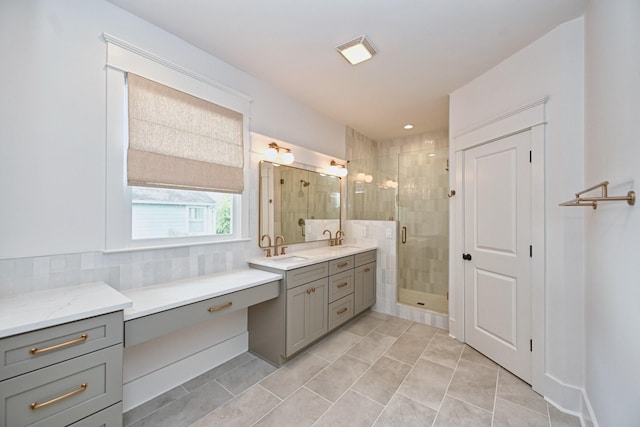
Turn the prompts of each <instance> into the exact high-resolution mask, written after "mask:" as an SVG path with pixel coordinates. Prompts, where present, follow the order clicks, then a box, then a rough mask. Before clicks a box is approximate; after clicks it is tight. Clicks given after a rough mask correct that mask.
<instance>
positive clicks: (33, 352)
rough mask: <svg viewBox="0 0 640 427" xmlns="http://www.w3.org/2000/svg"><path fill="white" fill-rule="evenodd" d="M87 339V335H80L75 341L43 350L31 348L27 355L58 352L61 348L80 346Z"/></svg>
mask: <svg viewBox="0 0 640 427" xmlns="http://www.w3.org/2000/svg"><path fill="white" fill-rule="evenodd" d="M87 338H89V334H82V335H80V338H76V339H75V340H71V341H67V342H63V343H61V344H56V345H52V346H51V347H45V348H38V347H33V348H32V349H31V350H29V353H31V354H42V353H46V352H48V351H54V350H60V349H61V348H65V347H69V346H70V345H74V344H80V343H81V342H84V341H86V340H87Z"/></svg>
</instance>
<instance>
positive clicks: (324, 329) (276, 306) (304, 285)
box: [248, 250, 376, 365]
mask: <svg viewBox="0 0 640 427" xmlns="http://www.w3.org/2000/svg"><path fill="white" fill-rule="evenodd" d="M375 259H376V251H375V250H372V251H368V252H364V253H361V254H356V255H349V256H346V257H340V258H336V259H332V260H329V261H321V262H317V263H315V264H312V265H308V266H305V267H300V268H293V269H290V270H281V269H277V268H273V267H267V266H264V265H260V264H253V263H250V264H249V265H250V266H251V267H254V268H258V269H261V270H266V271H271V272H274V273H280V274H282V276H283V277H284V280H282V282H281V284H280V287H281V288H280V294H279V296H278V297H277V298H274V299H271V300H268V301H264V302H262V303H260V304H256V305H252V306H250V307H249V309H248V311H249V320H248V329H249V350H250V351H252V352H253V353H255V354H257V355H258V356H260V357H262V358H264V359H266V360H269V361H270V362H272V363H274V364H276V365H280V364H282V363H284V362H285V361H286V360H287V359H289V358H290V357H291V356H293V355H294V354H296V353H297V352H299V351H300V350H302V349H304V348H305V347H307V346H309V345H310V344H311V343H313V342H314V341H316V340H317V339H319V338H321V337H322V336H323V335H325V334H327V333H328V332H329V331H331V330H333V329H335V328H337V327H338V326H340V325H342V324H343V323H345V322H346V321H348V320H349V319H351V318H352V317H353V316H354V314H355V313H358V312H359V311H360V312H361V311H363V310H365V309H366V308H368V307H370V306H372V305H373V304H374V303H375V295H376V294H375V274H376V273H375ZM354 301H359V303H358V304H357V305H356V304H354ZM356 307H357V309H356ZM358 310H359V311H358Z"/></svg>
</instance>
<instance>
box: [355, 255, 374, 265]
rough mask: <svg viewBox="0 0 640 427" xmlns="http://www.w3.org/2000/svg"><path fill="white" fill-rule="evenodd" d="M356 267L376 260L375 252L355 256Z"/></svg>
mask: <svg viewBox="0 0 640 427" xmlns="http://www.w3.org/2000/svg"><path fill="white" fill-rule="evenodd" d="M354 256H355V259H356V265H355V266H356V267H357V266H359V265H362V264H368V263H370V262H374V261H375V260H376V251H369V252H363V253H361V254H355V255H354Z"/></svg>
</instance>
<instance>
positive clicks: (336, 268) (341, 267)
mask: <svg viewBox="0 0 640 427" xmlns="http://www.w3.org/2000/svg"><path fill="white" fill-rule="evenodd" d="M351 268H353V256H346V257H343V258H338V259H334V260H331V261H329V274H336V273H341V272H343V271H346V270H349V269H351Z"/></svg>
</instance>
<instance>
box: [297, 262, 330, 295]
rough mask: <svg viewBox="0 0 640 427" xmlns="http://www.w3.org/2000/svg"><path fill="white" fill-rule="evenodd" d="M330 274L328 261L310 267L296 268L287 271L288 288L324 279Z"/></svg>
mask: <svg viewBox="0 0 640 427" xmlns="http://www.w3.org/2000/svg"><path fill="white" fill-rule="evenodd" d="M328 275H329V267H328V265H327V263H326V262H320V263H318V264H313V265H310V266H308V267H301V268H296V269H294V270H289V271H287V289H291V288H295V287H296V286H300V285H304V284H305V283H309V282H313V281H314V280H318V279H322V278H323V277H327V276H328Z"/></svg>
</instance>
